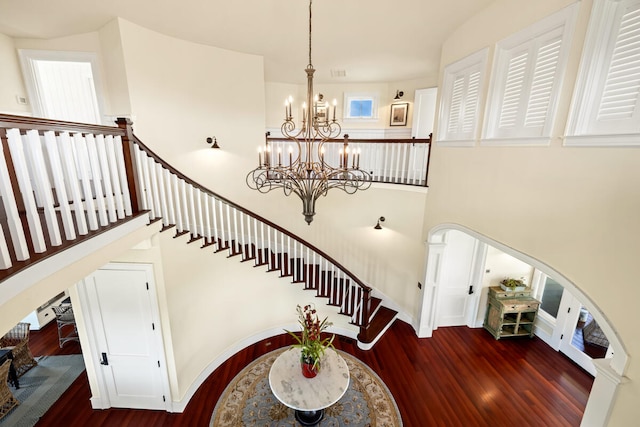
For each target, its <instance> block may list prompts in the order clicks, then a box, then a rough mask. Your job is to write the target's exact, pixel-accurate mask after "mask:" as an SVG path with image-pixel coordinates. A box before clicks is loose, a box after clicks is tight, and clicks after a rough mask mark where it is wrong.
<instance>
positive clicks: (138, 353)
mask: <svg viewBox="0 0 640 427" xmlns="http://www.w3.org/2000/svg"><path fill="white" fill-rule="evenodd" d="M136 266H138V268H136ZM145 267H148V268H145ZM152 280H153V275H152V270H151V267H150V266H145V265H129V264H110V265H109V266H107V267H106V268H102V269H100V270H97V271H96V272H95V273H93V274H92V275H91V276H89V277H88V278H86V279H85V280H84V290H85V295H86V297H87V300H88V305H89V307H90V316H89V317H90V319H91V322H90V323H91V328H90V329H91V332H93V334H94V339H93V340H92V341H93V343H95V346H96V348H95V349H94V350H93V351H94V353H96V354H95V357H96V358H97V359H98V361H99V363H100V365H97V366H98V369H97V371H98V379H99V381H100V380H102V381H103V383H102V389H103V390H106V391H107V394H108V400H109V401H108V404H107V406H108V407H116V408H138V409H167V404H168V400H169V399H168V393H167V384H168V381H167V374H166V368H165V364H164V355H163V350H162V336H161V332H160V323H159V319H158V318H157V304H156V302H155V301H156V297H155V292H154V289H153V281H152Z"/></svg>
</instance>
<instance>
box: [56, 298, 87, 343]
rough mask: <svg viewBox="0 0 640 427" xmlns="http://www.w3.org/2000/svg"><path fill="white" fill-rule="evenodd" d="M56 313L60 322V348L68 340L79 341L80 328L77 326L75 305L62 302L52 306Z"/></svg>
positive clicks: (57, 320)
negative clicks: (74, 311)
mask: <svg viewBox="0 0 640 427" xmlns="http://www.w3.org/2000/svg"><path fill="white" fill-rule="evenodd" d="M51 308H52V309H53V312H54V313H55V315H56V322H57V323H58V343H59V345H60V348H62V346H63V345H64V343H66V342H68V341H78V342H80V338H79V337H78V329H77V328H76V318H75V316H74V315H73V307H72V306H71V305H70V304H61V305H59V306H57V307H51Z"/></svg>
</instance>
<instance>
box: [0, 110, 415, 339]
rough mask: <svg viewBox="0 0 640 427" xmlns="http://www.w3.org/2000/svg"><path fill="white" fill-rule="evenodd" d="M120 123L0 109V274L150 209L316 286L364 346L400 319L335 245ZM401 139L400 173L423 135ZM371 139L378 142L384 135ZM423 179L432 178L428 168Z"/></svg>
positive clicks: (157, 217)
mask: <svg viewBox="0 0 640 427" xmlns="http://www.w3.org/2000/svg"><path fill="white" fill-rule="evenodd" d="M117 124H118V127H110V126H97V125H86V124H79V123H69V122H61V121H53V120H46V119H34V118H25V117H18V116H9V115H0V142H1V143H2V150H1V151H0V196H1V197H2V204H1V205H0V226H1V227H0V236H1V237H2V239H0V282H2V281H3V280H5V279H7V278H8V277H10V276H11V275H13V274H16V273H17V272H19V271H20V270H21V269H24V268H28V267H29V266H30V265H32V264H33V263H34V262H37V261H39V260H41V259H43V258H46V257H48V256H51V255H52V254H55V253H57V252H59V251H61V250H64V249H66V248H68V247H70V246H72V245H73V244H76V243H78V242H81V241H83V240H86V239H90V238H92V236H94V235H96V234H99V233H101V232H102V231H104V230H106V229H109V228H112V227H116V226H118V225H119V224H121V223H123V222H126V221H129V220H131V219H132V218H135V217H137V216H139V215H144V214H146V215H148V217H149V221H150V222H157V221H161V222H162V232H167V231H168V230H174V231H175V233H176V235H184V234H190V238H189V243H195V242H199V243H200V245H201V247H202V248H206V247H211V246H213V247H214V250H215V252H220V251H227V253H228V255H229V257H238V258H239V260H240V261H242V262H244V263H247V262H249V263H250V264H252V265H253V266H264V267H266V271H268V272H278V273H279V275H280V276H281V277H282V278H283V279H287V280H289V281H290V282H292V283H298V284H301V286H302V287H303V288H304V289H306V290H313V291H314V292H315V296H316V297H318V298H324V299H325V301H326V304H328V305H332V306H336V307H339V312H340V314H342V315H345V316H349V318H350V322H351V323H352V324H354V325H357V326H358V327H359V329H360V332H359V334H358V342H359V345H360V346H361V347H362V348H370V347H371V346H372V345H373V344H374V343H375V341H376V340H377V339H378V338H379V337H380V336H381V334H383V333H384V331H385V330H386V328H388V327H389V326H390V325H391V323H392V322H393V321H394V320H395V318H396V316H397V312H395V311H393V310H391V309H389V308H387V307H385V306H384V305H383V304H382V301H381V300H380V299H378V298H375V297H373V296H372V289H371V287H369V286H368V285H366V284H365V283H363V282H362V281H361V280H360V279H359V278H357V277H356V276H355V275H353V274H352V273H351V272H349V271H348V270H347V269H346V268H345V267H344V266H342V265H341V264H340V263H339V262H337V261H336V260H335V259H333V258H331V257H330V256H329V255H328V254H326V253H324V252H323V251H321V250H320V249H318V248H316V247H315V246H314V245H312V244H310V243H309V242H306V241H304V240H302V239H301V238H299V237H297V236H294V235H293V234H292V233H290V232H288V231H287V230H285V229H283V228H282V227H280V226H278V225H277V224H274V223H272V222H270V221H269V220H267V219H265V218H262V217H260V216H258V215H256V214H254V213H252V212H250V211H248V210H247V209H245V208H243V207H241V206H238V205H236V204H234V203H233V202H231V201H229V200H227V199H225V198H223V197H221V196H219V195H217V194H215V193H214V192H212V191H210V190H208V189H207V188H205V187H203V186H201V185H199V184H197V183H195V182H194V181H192V180H191V179H189V178H188V177H186V176H185V175H183V174H181V173H180V172H179V171H177V170H175V169H174V168H172V167H171V166H170V165H169V164H167V163H166V162H164V161H163V160H162V159H160V158H159V157H158V156H157V155H155V154H154V153H153V152H152V151H151V150H150V149H149V148H148V147H146V146H145V145H144V144H143V143H142V142H141V141H140V140H139V139H138V138H137V137H136V136H135V135H133V132H132V129H131V122H130V121H128V120H126V119H119V120H118V122H117ZM398 143H399V144H404V149H401V148H399V147H400V146H398V147H396V146H394V147H393V153H394V156H395V157H396V158H397V162H396V163H395V164H396V165H397V166H396V167H394V168H393V174H394V176H395V177H396V178H394V179H397V180H398V182H402V179H400V178H398V177H400V172H398V171H399V170H400V169H401V168H400V166H398V165H400V163H398V162H402V163H403V164H405V163H407V161H408V157H406V156H407V155H408V154H407V153H410V152H411V147H414V151H415V150H416V149H415V147H416V143H417V144H421V143H424V140H408V141H405V142H398ZM360 144H361V146H363V147H365V148H366V143H365V142H364V141H361V142H360ZM386 144H389V143H388V142H387V143H386ZM373 146H375V147H378V148H377V149H378V150H380V148H379V147H381V145H380V144H379V141H378V144H377V145H373V144H372V147H373ZM407 147H409V148H407ZM421 150H422V152H426V151H427V150H426V149H425V148H424V147H422V148H421ZM396 151H397V154H396ZM402 152H403V153H405V154H404V157H402V156H401V155H400V153H402ZM411 161H412V162H413V163H416V161H415V159H414V160H411ZM384 163H385V164H386V163H388V164H389V165H392V163H393V162H390V161H385V162H384ZM378 175H379V176H381V177H384V176H388V175H389V174H386V175H385V174H384V173H383V172H379V173H378ZM419 181H420V182H423V183H424V184H426V177H425V179H424V180H419Z"/></svg>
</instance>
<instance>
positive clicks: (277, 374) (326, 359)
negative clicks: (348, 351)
mask: <svg viewBox="0 0 640 427" xmlns="http://www.w3.org/2000/svg"><path fill="white" fill-rule="evenodd" d="M269 385H270V386H271V390H272V391H273V394H274V395H275V397H276V398H277V399H278V400H279V401H280V402H282V403H283V404H284V405H286V406H288V407H289V408H292V409H296V410H298V411H319V410H321V409H324V408H327V407H329V406H331V405H333V404H334V403H336V402H337V401H338V400H340V398H341V397H342V396H343V395H344V393H345V392H346V391H347V387H349V368H348V366H347V362H345V361H344V359H343V358H342V357H341V356H340V355H339V354H338V353H337V352H336V351H335V350H332V349H327V350H326V351H325V353H324V356H323V358H322V359H321V360H320V372H318V375H316V376H315V377H314V378H305V377H304V376H303V375H302V369H301V368H300V349H298V348H290V349H289V350H287V351H285V352H284V353H282V354H281V355H280V356H278V358H277V359H276V360H275V361H274V362H273V365H272V366H271V370H270V371H269Z"/></svg>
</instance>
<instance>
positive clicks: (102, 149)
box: [95, 135, 118, 222]
mask: <svg viewBox="0 0 640 427" xmlns="http://www.w3.org/2000/svg"><path fill="white" fill-rule="evenodd" d="M95 144H96V151H97V155H98V163H99V164H100V174H101V176H102V187H103V188H104V194H105V200H106V202H107V214H108V216H109V222H116V221H117V220H118V215H117V213H116V202H115V198H114V194H113V193H114V191H113V187H112V179H111V168H109V161H108V159H107V147H106V142H105V140H104V135H96V136H95Z"/></svg>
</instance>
